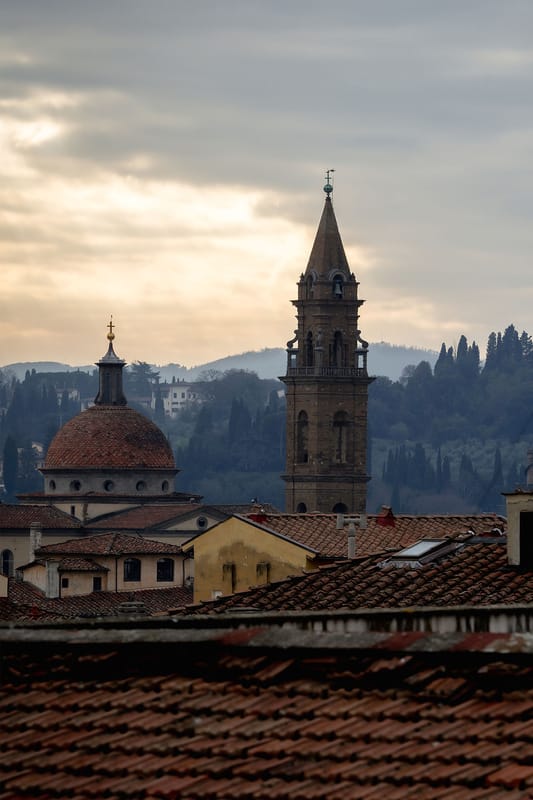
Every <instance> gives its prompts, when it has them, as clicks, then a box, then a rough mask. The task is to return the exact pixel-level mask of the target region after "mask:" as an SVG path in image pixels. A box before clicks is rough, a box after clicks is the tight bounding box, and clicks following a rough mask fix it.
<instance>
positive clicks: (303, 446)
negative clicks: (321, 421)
mask: <svg viewBox="0 0 533 800" xmlns="http://www.w3.org/2000/svg"><path fill="white" fill-rule="evenodd" d="M308 438H309V419H308V417H307V414H306V412H305V411H300V413H299V414H298V421H297V423H296V461H297V462H298V463H299V464H307V462H308V461H309V453H308V451H307V442H308Z"/></svg>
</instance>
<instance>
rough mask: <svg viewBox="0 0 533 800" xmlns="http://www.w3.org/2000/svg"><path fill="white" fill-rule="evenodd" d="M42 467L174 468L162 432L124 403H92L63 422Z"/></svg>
mask: <svg viewBox="0 0 533 800" xmlns="http://www.w3.org/2000/svg"><path fill="white" fill-rule="evenodd" d="M44 469H45V470H50V469H52V470H53V469H67V470H72V469H74V470H85V469H90V470H92V469H113V470H115V469H120V470H138V469H163V470H174V469H175V461H174V456H173V453H172V449H171V447H170V445H169V443H168V441H167V439H166V437H165V435H164V434H163V432H162V431H161V430H160V429H159V428H158V427H157V425H155V424H154V423H153V422H151V421H150V420H149V419H147V418H146V417H144V416H143V415H142V414H140V413H139V412H138V411H135V410H134V409H132V408H130V407H129V406H125V405H118V406H113V405H95V406H93V407H91V408H89V409H88V410H87V411H82V412H81V414H78V415H77V416H76V417H74V418H73V419H71V420H70V421H69V422H67V423H66V424H65V425H64V426H63V427H62V428H61V429H60V430H59V431H58V433H57V434H56V435H55V437H54V438H53V439H52V442H51V444H50V447H49V448H48V453H47V455H46V459H45V462H44Z"/></svg>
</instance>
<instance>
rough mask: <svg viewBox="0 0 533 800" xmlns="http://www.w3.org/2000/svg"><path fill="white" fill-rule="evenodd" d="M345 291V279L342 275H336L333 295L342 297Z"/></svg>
mask: <svg viewBox="0 0 533 800" xmlns="http://www.w3.org/2000/svg"><path fill="white" fill-rule="evenodd" d="M343 293H344V281H343V279H342V275H335V277H334V278H333V297H338V298H341V297H342V296H343Z"/></svg>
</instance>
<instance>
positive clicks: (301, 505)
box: [296, 503, 307, 514]
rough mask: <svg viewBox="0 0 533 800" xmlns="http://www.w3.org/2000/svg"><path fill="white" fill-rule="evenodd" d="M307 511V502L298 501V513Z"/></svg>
mask: <svg viewBox="0 0 533 800" xmlns="http://www.w3.org/2000/svg"><path fill="white" fill-rule="evenodd" d="M306 511H307V506H306V505H305V503H298V505H297V506H296V513H297V514H305V513H306Z"/></svg>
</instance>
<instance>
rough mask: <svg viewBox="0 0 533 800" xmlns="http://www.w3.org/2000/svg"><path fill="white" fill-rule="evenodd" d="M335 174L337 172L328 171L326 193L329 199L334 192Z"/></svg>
mask: <svg viewBox="0 0 533 800" xmlns="http://www.w3.org/2000/svg"><path fill="white" fill-rule="evenodd" d="M333 172H335V170H334V169H328V170H326V185H325V186H324V191H325V193H326V194H327V196H328V197H329V196H330V194H331V193H332V191H333V175H332V173H333Z"/></svg>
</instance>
